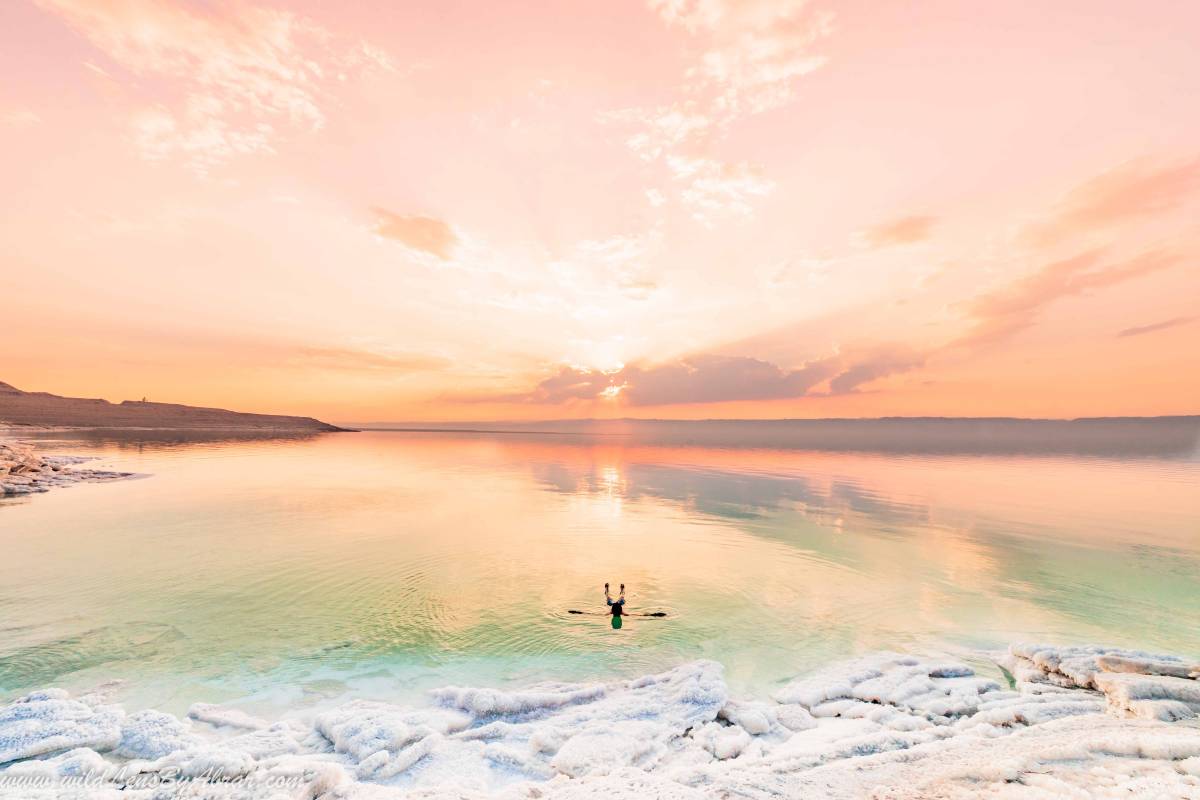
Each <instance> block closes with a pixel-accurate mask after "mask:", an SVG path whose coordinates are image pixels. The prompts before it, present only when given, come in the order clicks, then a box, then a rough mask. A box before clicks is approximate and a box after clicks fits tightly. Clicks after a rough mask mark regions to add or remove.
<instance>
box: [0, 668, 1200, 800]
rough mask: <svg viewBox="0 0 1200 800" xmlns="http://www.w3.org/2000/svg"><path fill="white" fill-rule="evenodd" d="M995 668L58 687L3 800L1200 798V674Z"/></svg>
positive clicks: (18, 714) (27, 705) (12, 750)
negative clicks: (382, 690) (364, 684)
mask: <svg viewBox="0 0 1200 800" xmlns="http://www.w3.org/2000/svg"><path fill="white" fill-rule="evenodd" d="M999 661H1000V665H1001V666H1002V667H1003V668H1004V669H1005V671H1006V674H1008V675H1010V676H1011V678H1012V680H1011V685H1004V684H1002V683H1001V682H998V681H995V680H991V679H989V678H985V677H979V676H978V675H976V674H975V672H974V671H973V670H972V669H971V668H970V667H969V666H967V665H966V664H964V663H961V662H957V661H954V660H949V659H938V658H932V659H931V658H919V657H914V656H906V655H901V654H896V653H879V654H874V655H870V656H866V657H863V658H859V659H856V660H853V661H850V662H844V663H839V664H835V665H830V666H828V667H827V668H825V669H822V670H820V671H818V672H817V673H815V674H810V675H807V676H804V677H801V678H798V679H796V680H793V681H791V682H790V683H788V684H786V685H785V686H783V687H782V688H780V689H778V690H777V691H775V692H773V693H772V695H771V696H770V697H756V698H746V697H739V696H735V695H734V694H733V693H731V691H730V689H729V687H728V685H727V684H726V683H725V680H724V677H723V669H722V667H721V665H720V664H717V663H716V662H712V661H695V662H689V663H685V664H681V665H679V666H677V667H675V668H674V669H671V670H668V671H666V672H663V673H658V674H652V675H646V676H643V677H641V678H636V679H633V680H627V681H619V682H612V683H589V684H566V683H538V684H533V685H530V686H527V687H525V688H522V689H516V690H497V689H490V688H462V687H447V688H442V689H437V690H433V691H431V692H430V693H429V697H428V703H426V704H424V705H419V706H412V707H402V706H397V705H392V704H389V703H386V702H378V701H365V700H355V701H351V702H348V703H345V704H342V705H339V706H336V707H334V708H330V709H325V710H321V711H316V712H310V713H308V714H307V715H306V714H303V713H297V714H296V715H285V717H284V718H283V719H281V720H278V721H269V720H263V719H259V718H256V717H254V716H252V715H250V714H248V713H246V712H245V711H243V710H242V709H240V708H238V707H237V706H236V705H232V706H216V705H210V704H206V703H203V702H197V703H195V704H193V705H192V706H191V708H190V709H189V711H188V713H187V715H186V717H184V718H182V719H180V718H177V717H175V716H172V715H170V714H164V713H160V712H158V711H154V710H135V711H132V712H128V711H126V710H125V709H123V708H121V707H119V706H116V705H112V704H110V703H109V702H108V700H107V699H106V697H105V696H104V695H103V693H102V692H100V693H96V694H91V695H81V696H77V697H71V696H70V695H68V694H67V693H66V692H65V691H62V690H56V689H49V690H44V691H39V692H33V693H31V694H28V695H26V696H25V697H23V698H20V699H18V700H16V701H15V702H13V703H11V704H9V705H7V706H0V796H21V797H29V798H40V797H53V796H58V794H57V793H61V791H63V790H64V789H65V788H66V787H73V789H74V790H75V791H82V796H88V797H91V796H95V797H103V796H108V795H109V794H112V796H117V795H118V794H119V796H121V797H133V798H150V797H155V798H158V797H174V796H195V794H194V793H195V792H197V791H199V793H200V795H201V796H206V797H208V796H211V797H223V798H251V797H261V796H265V795H264V791H265V790H266V788H268V787H272V788H273V790H274V791H275V792H276V793H278V795H277V796H281V797H307V798H355V797H358V798H393V797H394V798H406V797H428V798H433V797H447V796H454V797H459V798H484V797H504V798H514V800H515V798H560V799H566V798H577V797H590V796H594V795H598V794H600V793H603V794H604V795H605V796H606V797H615V798H618V800H625V799H626V798H628V799H629V800H632V798H641V797H647V796H653V797H663V798H708V797H731V796H738V797H752V798H776V797H796V796H809V795H810V794H811V793H816V794H814V795H813V796H817V794H819V795H820V796H823V797H838V798H857V797H874V796H880V795H879V794H878V793H879V792H880V791H883V790H885V789H886V791H885V795H886V796H887V797H889V798H890V797H914V798H915V797H973V796H989V797H992V796H1009V795H1012V796H1018V795H1019V796H1021V797H1042V796H1045V797H1053V796H1059V795H1061V794H1062V793H1064V792H1069V791H1081V790H1087V791H1100V790H1103V791H1106V792H1121V793H1123V794H1124V795H1125V796H1133V797H1197V796H1200V723H1198V721H1197V717H1196V712H1197V711H1200V680H1197V678H1200V664H1196V663H1194V662H1192V661H1189V660H1186V659H1182V658H1179V657H1176V656H1169V655H1155V654H1150V653H1144V652H1139V651H1130V650H1118V649H1113V648H1103V647H1095V646H1091V647H1055V646H1046V645H1013V646H1011V647H1010V648H1009V651H1008V653H1007V654H1006V655H1004V656H1003V657H1002V658H1000V659H999ZM79 782H82V783H79ZM189 792H190V793H192V794H189ZM266 793H267V794H271V792H266ZM272 796H276V795H275V794H272Z"/></svg>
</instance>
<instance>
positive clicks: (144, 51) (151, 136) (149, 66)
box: [37, 0, 390, 172]
mask: <svg viewBox="0 0 1200 800" xmlns="http://www.w3.org/2000/svg"><path fill="white" fill-rule="evenodd" d="M37 1H38V3H39V5H41V6H42V7H43V8H45V9H46V10H48V11H50V12H51V13H54V14H56V15H58V16H60V17H61V18H62V19H63V20H64V21H65V22H66V23H67V24H68V25H70V26H71V27H72V28H74V29H75V30H77V31H78V32H79V33H80V34H82V35H83V36H84V37H86V38H87V39H88V41H90V42H91V43H92V44H93V45H94V46H95V47H96V48H97V49H99V50H100V51H102V52H103V53H104V54H105V55H106V56H108V58H110V59H111V60H112V61H113V62H115V63H116V64H117V65H119V66H120V67H122V68H124V69H125V70H128V71H129V72H130V73H132V74H133V75H134V76H137V77H139V78H147V77H148V78H156V79H162V80H164V81H165V82H166V83H165V84H163V85H159V86H154V85H150V86H149V87H147V86H146V85H144V84H143V83H141V82H139V83H136V84H135V87H136V88H137V89H138V90H139V91H141V92H142V93H147V92H151V91H153V92H154V93H155V94H154V96H153V98H152V99H151V100H150V104H149V106H148V107H147V108H146V109H144V110H142V111H139V112H138V113H136V114H135V115H134V119H133V129H134V136H133V138H134V141H135V143H136V144H137V145H138V147H139V148H140V149H141V150H142V152H143V154H145V155H146V157H147V158H149V159H151V160H163V159H168V158H175V157H178V158H180V159H182V160H184V161H185V162H186V163H188V164H189V166H191V167H192V168H193V169H195V170H196V171H199V172H203V171H206V170H208V169H209V168H211V167H213V166H215V165H217V164H220V163H222V162H224V161H227V160H229V159H230V158H232V157H234V156H237V155H244V154H247V153H255V152H270V151H271V150H272V146H273V144H274V143H275V142H276V141H278V140H279V139H280V138H281V136H282V135H283V131H282V130H281V128H289V127H294V128H297V129H301V130H315V129H319V128H320V127H322V126H323V125H324V123H325V112H324V111H323V110H322V105H323V103H324V102H325V101H326V99H327V95H326V93H327V90H326V88H325V86H326V85H327V84H328V83H329V81H330V80H332V74H331V73H337V72H340V71H342V70H343V69H352V70H356V71H361V70H362V69H366V68H388V67H389V66H390V65H389V62H388V61H387V58H386V56H385V55H384V54H382V53H381V52H380V51H378V50H376V49H374V48H371V47H369V46H368V45H365V44H359V45H358V46H356V47H345V48H341V49H340V50H335V48H334V47H333V46H332V37H331V36H330V34H329V33H328V32H326V31H324V30H322V29H321V28H319V27H317V26H316V25H314V24H313V23H311V22H310V21H308V20H305V19H303V18H301V17H298V16H296V15H293V14H290V13H288V12H283V11H275V10H270V9H264V8H256V7H253V6H247V5H227V6H217V7H215V8H207V9H201V8H194V7H189V6H187V5H183V4H179V3H172V2H166V1H165V0H121V1H120V2H107V1H106V0H37ZM89 66H92V68H93V69H98V70H100V69H101V68H99V67H95V66H94V65H89ZM101 71H102V72H104V74H108V73H107V71H104V70H101Z"/></svg>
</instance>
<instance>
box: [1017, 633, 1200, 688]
mask: <svg viewBox="0 0 1200 800" xmlns="http://www.w3.org/2000/svg"><path fill="white" fill-rule="evenodd" d="M1008 652H1009V657H1008V659H1007V660H1006V663H1005V666H1006V667H1007V669H1008V670H1009V671H1010V672H1011V673H1012V674H1013V677H1015V678H1016V679H1017V680H1018V681H1026V682H1030V683H1050V684H1054V685H1056V686H1063V687H1066V688H1071V689H1073V688H1081V689H1094V688H1096V687H1095V684H1094V683H1093V682H1092V678H1093V676H1094V675H1095V674H1096V673H1097V672H1105V671H1107V672H1136V673H1142V674H1149V675H1179V676H1183V675H1186V674H1187V672H1188V671H1191V670H1195V669H1197V667H1196V666H1194V665H1191V664H1189V662H1187V661H1184V660H1183V659H1182V658H1179V657H1177V656H1170V655H1156V654H1154V653H1146V652H1143V651H1141V650H1123V649H1120V648H1116V647H1097V646H1095V645H1085V646H1081V647H1057V646H1054V645H1044V644H1014V645H1010V646H1009V648H1008ZM1109 667H1112V669H1110V668H1109Z"/></svg>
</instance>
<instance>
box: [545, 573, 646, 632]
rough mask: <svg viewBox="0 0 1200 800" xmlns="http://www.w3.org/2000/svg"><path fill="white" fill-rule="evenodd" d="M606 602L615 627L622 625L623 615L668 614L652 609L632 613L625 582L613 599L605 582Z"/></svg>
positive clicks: (573, 610) (578, 612) (572, 609)
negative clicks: (626, 606) (627, 600)
mask: <svg viewBox="0 0 1200 800" xmlns="http://www.w3.org/2000/svg"><path fill="white" fill-rule="evenodd" d="M604 602H605V603H606V604H607V605H608V613H609V615H611V616H612V626H613V627H614V628H619V627H621V621H622V617H665V616H666V615H667V612H665V611H651V612H648V613H646V612H642V613H637V614H630V613H629V612H628V611H626V610H625V584H623V583H622V584H621V594H620V596H619V597H618V598H617V599H616V600H613V598H612V592H611V590H610V589H609V588H608V584H607V583H605V584H604ZM567 613H568V614H599V613H600V612H598V611H579V610H578V609H574V608H568V609H567Z"/></svg>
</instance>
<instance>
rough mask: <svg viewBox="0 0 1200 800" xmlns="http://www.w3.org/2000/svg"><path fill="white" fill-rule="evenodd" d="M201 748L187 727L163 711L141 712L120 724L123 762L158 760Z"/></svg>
mask: <svg viewBox="0 0 1200 800" xmlns="http://www.w3.org/2000/svg"><path fill="white" fill-rule="evenodd" d="M198 744H200V741H199V740H198V739H197V738H196V737H195V736H193V735H192V733H191V730H190V729H189V728H188V726H187V725H186V724H185V723H183V722H181V721H180V720H179V719H177V718H176V717H173V716H171V715H170V714H164V713H162V712H160V711H153V710H146V711H138V712H136V713H134V714H130V715H129V716H127V717H125V719H124V720H123V721H122V722H121V740H120V742H118V743H117V748H116V751H115V752H116V754H117V755H119V756H122V757H123V758H144V759H150V760H153V759H156V758H162V757H163V756H166V755H170V754H171V753H174V752H175V751H177V750H187V749H189V748H192V747H195V746H197V745H198Z"/></svg>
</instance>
